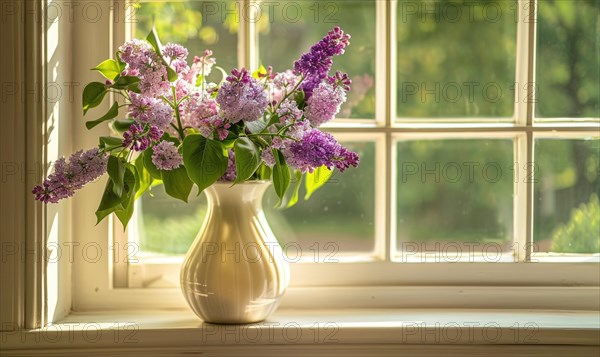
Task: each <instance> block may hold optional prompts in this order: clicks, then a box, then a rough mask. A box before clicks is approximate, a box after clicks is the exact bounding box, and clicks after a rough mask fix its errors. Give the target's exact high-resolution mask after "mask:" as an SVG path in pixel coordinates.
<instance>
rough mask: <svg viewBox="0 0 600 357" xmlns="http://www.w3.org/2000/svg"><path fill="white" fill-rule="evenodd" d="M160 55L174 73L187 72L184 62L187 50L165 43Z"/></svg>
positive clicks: (187, 68) (174, 44)
mask: <svg viewBox="0 0 600 357" xmlns="http://www.w3.org/2000/svg"><path fill="white" fill-rule="evenodd" d="M162 55H163V57H164V58H165V60H166V61H167V63H168V64H169V66H171V67H172V68H173V69H174V70H175V72H177V73H186V72H187V71H188V70H189V67H188V65H187V62H186V59H187V56H188V50H187V48H185V47H183V46H181V45H178V44H176V43H167V44H166V45H165V47H163V49H162Z"/></svg>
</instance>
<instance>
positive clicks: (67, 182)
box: [32, 148, 108, 203]
mask: <svg viewBox="0 0 600 357" xmlns="http://www.w3.org/2000/svg"><path fill="white" fill-rule="evenodd" d="M107 162H108V157H107V156H106V154H104V153H103V152H101V151H100V150H99V149H98V148H93V149H90V150H87V151H85V152H83V151H81V150H80V151H77V152H76V153H74V154H72V155H71V156H70V157H69V161H68V162H67V161H65V158H64V157H63V158H60V159H58V160H57V161H56V162H55V163H54V172H53V173H52V174H50V175H49V176H48V178H46V179H45V180H44V182H43V183H42V184H41V185H38V186H36V187H34V188H33V190H32V193H33V194H34V195H35V199H36V200H38V201H42V202H44V203H57V202H58V201H60V200H62V199H63V198H67V197H71V196H73V195H74V194H75V191H76V190H78V189H80V188H82V187H83V186H84V185H85V184H87V183H88V182H91V181H94V180H95V179H97V178H98V177H100V176H102V175H103V174H104V173H105V172H106V165H107Z"/></svg>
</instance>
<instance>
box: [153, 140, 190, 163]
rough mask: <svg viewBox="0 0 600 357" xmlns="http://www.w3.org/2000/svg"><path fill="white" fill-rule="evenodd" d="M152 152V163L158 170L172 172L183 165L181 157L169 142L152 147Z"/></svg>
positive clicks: (162, 142) (164, 141)
mask: <svg viewBox="0 0 600 357" xmlns="http://www.w3.org/2000/svg"><path fill="white" fill-rule="evenodd" d="M153 151H154V153H153V154H152V163H153V164H154V165H156V168H158V169H159V170H173V169H176V168H178V167H179V166H181V164H183V157H182V156H181V154H180V153H179V152H178V151H177V148H176V147H175V144H173V143H172V142H170V141H166V140H163V141H161V142H160V143H158V144H156V145H154V148H153Z"/></svg>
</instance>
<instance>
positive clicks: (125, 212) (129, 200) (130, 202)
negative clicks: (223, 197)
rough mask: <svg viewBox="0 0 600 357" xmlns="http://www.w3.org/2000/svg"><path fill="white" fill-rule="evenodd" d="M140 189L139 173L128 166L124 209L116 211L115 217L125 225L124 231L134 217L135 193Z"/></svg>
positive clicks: (133, 167) (131, 166)
mask: <svg viewBox="0 0 600 357" xmlns="http://www.w3.org/2000/svg"><path fill="white" fill-rule="evenodd" d="M138 188H139V179H138V176H137V172H136V169H135V166H133V165H128V170H127V171H126V172H125V192H124V196H125V197H126V199H125V200H124V201H123V203H122V204H121V206H122V207H123V208H122V209H119V210H115V215H116V216H117V218H118V219H119V221H121V224H122V225H123V230H125V228H127V223H129V220H130V219H131V216H133V208H134V203H135V193H136V192H137V190H138Z"/></svg>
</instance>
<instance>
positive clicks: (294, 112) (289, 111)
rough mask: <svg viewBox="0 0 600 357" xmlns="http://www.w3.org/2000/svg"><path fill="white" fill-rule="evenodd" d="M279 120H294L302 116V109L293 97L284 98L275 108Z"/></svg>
mask: <svg viewBox="0 0 600 357" xmlns="http://www.w3.org/2000/svg"><path fill="white" fill-rule="evenodd" d="M277 115H279V121H280V122H295V121H296V120H299V119H300V118H301V117H302V110H300V109H299V108H298V104H297V103H296V101H295V100H293V99H286V100H284V101H283V102H282V103H281V104H280V105H279V108H277Z"/></svg>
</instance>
